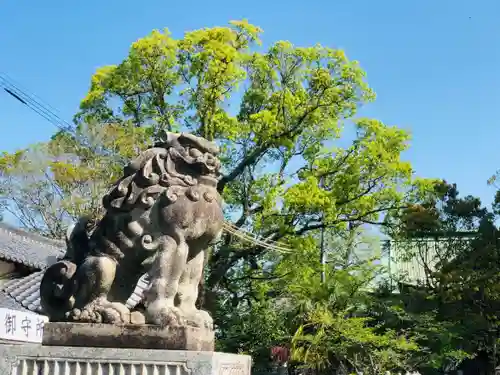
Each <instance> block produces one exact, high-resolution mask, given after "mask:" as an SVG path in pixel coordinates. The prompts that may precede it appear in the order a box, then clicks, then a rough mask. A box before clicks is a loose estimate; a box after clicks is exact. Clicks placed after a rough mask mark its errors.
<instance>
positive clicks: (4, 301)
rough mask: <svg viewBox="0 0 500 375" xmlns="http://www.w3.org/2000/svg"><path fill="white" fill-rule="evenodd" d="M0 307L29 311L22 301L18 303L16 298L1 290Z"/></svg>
mask: <svg viewBox="0 0 500 375" xmlns="http://www.w3.org/2000/svg"><path fill="white" fill-rule="evenodd" d="M0 307H2V308H4V309H11V310H17V311H29V310H28V309H26V308H24V307H23V306H22V305H21V304H20V303H18V302H17V301H16V300H15V299H13V298H12V297H10V296H8V295H7V294H5V293H4V292H0Z"/></svg>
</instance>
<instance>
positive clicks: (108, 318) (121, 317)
mask: <svg viewBox="0 0 500 375" xmlns="http://www.w3.org/2000/svg"><path fill="white" fill-rule="evenodd" d="M67 319H68V320H69V321H75V322H82V323H105V324H128V323H130V310H129V309H128V308H127V307H126V306H125V305H124V304H122V303H118V302H108V301H106V300H97V301H94V302H93V303H90V304H88V305H87V306H85V307H83V308H82V309H73V310H71V311H70V312H69V313H68V314H67Z"/></svg>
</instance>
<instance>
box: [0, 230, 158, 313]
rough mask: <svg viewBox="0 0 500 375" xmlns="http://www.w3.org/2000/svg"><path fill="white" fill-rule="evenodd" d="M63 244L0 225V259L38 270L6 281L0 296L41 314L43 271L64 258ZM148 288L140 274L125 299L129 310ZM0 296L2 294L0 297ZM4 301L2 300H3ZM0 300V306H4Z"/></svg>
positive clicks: (64, 247) (145, 276)
mask: <svg viewBox="0 0 500 375" xmlns="http://www.w3.org/2000/svg"><path fill="white" fill-rule="evenodd" d="M65 251H66V245H65V243H64V242H63V241H56V240H51V239H48V238H45V237H42V236H39V235H36V234H33V233H30V232H26V231H24V230H20V229H15V228H12V227H10V226H8V225H5V224H4V223H0V259H5V260H8V261H11V262H15V263H20V264H24V265H26V266H29V267H31V268H35V269H38V270H40V271H37V272H34V273H32V274H30V275H28V276H26V277H22V278H19V279H14V280H10V281H8V282H6V283H5V284H4V285H3V286H2V287H1V289H0V293H2V294H3V295H4V297H5V298H6V299H7V300H5V303H6V304H9V303H10V304H12V303H14V304H15V305H17V306H18V309H19V308H24V309H28V310H30V311H33V312H37V313H42V308H41V306H40V282H41V281H42V277H43V274H44V272H45V269H46V268H47V267H49V266H50V265H51V264H53V263H55V262H56V261H57V260H58V259H61V258H62V257H63V256H64V253H65ZM147 286H148V280H147V275H143V276H142V277H141V278H140V280H139V282H138V283H137V286H136V288H135V290H134V292H133V293H132V295H131V296H130V298H129V299H128V300H127V306H128V307H129V308H133V307H135V306H136V305H137V304H138V303H139V302H140V301H141V300H142V296H143V294H144V290H145V289H146V288H147ZM0 297H1V295H0ZM5 298H4V299H5ZM4 299H2V298H0V307H8V306H3V305H4Z"/></svg>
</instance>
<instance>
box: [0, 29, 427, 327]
mask: <svg viewBox="0 0 500 375" xmlns="http://www.w3.org/2000/svg"><path fill="white" fill-rule="evenodd" d="M261 32H262V30H261V29H260V28H258V27H256V26H254V25H251V24H249V23H248V22H247V21H245V20H243V21H233V22H231V23H230V25H229V26H227V27H212V28H204V29H200V30H195V31H189V32H187V33H185V35H184V36H183V37H182V38H180V39H176V38H173V37H172V35H171V34H170V32H169V31H168V30H163V31H159V30H155V31H153V32H152V33H151V34H150V35H148V36H146V37H144V38H141V39H139V40H137V41H136V42H134V43H133V44H132V46H131V48H130V50H129V53H128V55H127V56H126V57H125V59H124V60H123V61H122V62H120V63H119V64H117V65H111V66H105V67H101V68H99V69H97V71H96V72H95V74H94V75H93V76H92V79H91V84H90V89H89V92H88V94H87V95H86V96H85V98H83V100H82V102H81V106H80V111H79V113H77V114H76V116H75V123H76V129H75V133H77V135H78V136H75V135H74V134H68V133H60V134H58V135H56V136H55V137H54V139H53V140H51V142H49V143H48V144H43V145H41V146H39V147H38V148H41V149H43V150H44V156H43V157H38V159H37V160H39V161H40V163H41V166H40V167H39V168H38V169H37V172H36V173H35V175H36V176H40V179H41V180H42V181H43V186H42V187H41V189H42V191H43V192H45V191H49V192H50V191H51V189H54V190H56V191H57V192H58V194H60V198H58V199H57V200H56V201H58V202H61V204H60V206H59V207H58V208H57V209H56V212H58V213H60V212H63V211H64V215H63V216H68V217H70V218H71V217H74V216H77V215H79V214H81V213H87V214H91V215H93V216H95V217H97V216H98V215H99V212H100V211H99V204H98V200H96V199H95V197H96V196H97V195H98V194H100V193H101V191H102V189H103V188H104V187H105V186H107V185H109V183H110V182H111V179H112V178H116V176H117V172H116V171H117V170H118V168H119V166H120V165H123V162H124V160H126V159H127V158H128V157H130V155H131V154H133V153H134V152H137V151H138V150H140V149H143V148H144V147H145V145H147V144H148V142H152V141H154V140H155V139H157V138H158V137H161V135H162V133H163V132H164V131H190V132H194V133H196V134H199V135H202V136H204V137H206V138H208V139H211V140H214V141H216V142H217V143H218V144H219V145H220V146H221V149H222V155H221V160H222V162H223V176H222V177H221V179H220V181H219V184H218V189H219V191H220V192H221V193H222V194H223V197H224V200H225V210H226V213H227V218H228V220H232V221H233V222H234V224H235V225H236V226H237V227H239V228H241V229H242V230H246V231H249V232H251V233H253V235H255V236H258V237H263V238H266V239H267V240H269V241H271V240H272V241H280V242H281V243H283V244H285V245H287V246H288V247H289V248H292V249H293V251H292V252H287V251H284V252H277V251H269V250H268V249H266V248H263V247H261V246H259V245H252V244H244V243H241V242H240V241H238V240H237V239H236V238H234V237H233V236H231V235H230V234H228V233H226V234H225V235H224V236H223V238H222V239H221V242H220V243H219V244H218V245H217V246H216V247H215V248H214V249H213V253H212V256H211V257H210V260H209V263H208V265H207V273H206V287H205V288H204V289H205V291H206V293H205V297H206V298H205V301H204V303H205V306H206V307H208V308H209V309H210V310H212V311H213V312H214V313H215V315H216V316H218V315H217V311H216V309H217V308H220V306H221V304H222V303H223V301H227V300H230V301H232V306H233V308H235V309H236V308H237V307H238V305H239V304H242V303H248V302H249V301H258V303H261V304H262V303H263V302H262V298H263V296H269V295H270V294H269V293H270V292H269V291H263V290H262V287H256V286H257V285H264V284H263V283H262V280H263V279H281V278H283V275H285V274H287V272H288V271H287V270H284V269H283V268H284V267H285V266H284V265H286V264H288V265H291V264H292V263H293V264H294V265H295V266H297V265H299V266H300V264H301V262H303V261H304V259H309V258H314V259H316V260H317V258H318V253H319V250H318V247H319V241H318V235H319V231H320V230H328V231H329V233H332V235H336V234H338V233H341V232H343V231H345V230H346V229H347V228H348V227H349V226H351V227H358V226H360V225H377V224H383V223H384V220H383V219H384V216H390V214H391V213H394V212H398V211H399V210H401V209H404V208H406V207H408V206H409V205H410V204H412V202H416V201H418V199H422V196H423V195H425V194H427V192H428V191H429V190H430V188H431V187H432V186H433V183H434V182H433V181H431V180H425V179H415V178H414V176H413V171H412V168H411V165H410V164H409V163H408V162H406V161H404V160H402V158H401V154H402V152H404V151H405V150H406V149H407V148H408V142H409V139H410V137H409V134H408V133H407V132H406V131H404V130H402V129H399V128H398V127H395V126H388V125H386V124H384V123H383V122H381V121H379V120H376V119H369V118H359V117H357V116H356V113H357V110H358V109H359V108H360V106H362V105H363V104H365V103H367V102H370V101H372V100H373V99H374V97H375V95H374V93H373V91H372V90H371V89H370V88H369V86H368V84H367V83H366V81H365V73H364V72H363V70H362V69H361V68H360V67H359V64H358V63H357V62H356V61H353V60H349V59H348V58H347V57H346V55H345V53H344V52H343V51H342V50H339V49H334V48H330V47H324V46H321V45H315V46H311V47H298V46H295V45H293V44H292V43H291V42H288V41H278V42H276V43H274V44H271V45H270V46H268V47H267V48H265V49H264V48H262V47H259V44H260V39H259V38H260V34H261ZM87 129H91V130H92V131H91V132H90V133H89V132H88V131H87ZM345 131H347V137H348V138H352V136H354V138H353V141H352V142H345V139H344V138H343V137H344V134H345ZM108 133H109V134H111V135H110V136H108ZM93 134H98V135H99V134H100V136H94V135H93ZM31 150H32V148H31V149H29V150H27V151H23V152H21V153H20V154H14V155H13V154H4V155H3V157H2V159H1V160H0V168H1V173H2V183H3V185H2V186H3V191H2V198H3V202H4V208H5V209H6V210H10V211H12V212H13V213H14V214H17V215H18V216H20V217H21V216H24V215H28V216H29V217H35V218H36V220H34V221H33V223H31V221H30V223H27V221H26V220H23V221H22V223H23V225H26V226H28V227H30V228H32V229H34V230H38V231H41V232H43V233H46V234H49V235H52V236H59V235H60V234H61V231H60V230H59V229H60V228H59V227H56V229H51V228H53V227H54V225H53V224H52V223H53V222H56V223H59V221H60V219H57V218H56V219H50V220H45V219H44V218H43V216H44V215H45V209H46V208H47V207H48V205H49V202H52V201H53V200H54V199H55V198H53V195H54V194H53V193H50V194H52V195H50V196H49V199H47V200H45V201H40V202H36V204H35V205H28V206H25V205H24V203H23V202H24V201H23V200H25V199H28V198H27V197H28V195H29V192H30V191H31V190H32V189H34V187H33V185H30V184H27V183H26V182H25V179H26V178H27V177H28V176H31V175H32V174H33V171H32V170H31V169H29V168H27V167H26V165H30V168H31V164H30V161H31V160H32V156H31ZM63 156H64V157H65V158H69V160H70V161H67V159H64V158H63ZM16 184H19V185H16ZM94 185H95V186H98V188H96V189H93V190H92V192H93V193H92V194H88V193H87V190H84V191H85V192H82V193H81V194H80V193H79V192H78V190H75V189H76V187H78V188H79V189H91V188H92V187H93V186H94ZM18 186H21V187H22V188H19V187H18ZM37 186H39V185H35V187H37ZM42 195H43V194H42ZM75 197H78V201H77V202H78V204H76V205H75V204H73V201H74V200H75V199H76V198H75ZM16 202H21V204H16ZM26 207H29V208H30V209H29V210H28V211H26V210H25V208H26ZM32 207H35V208H34V210H31V208H32ZM61 210H62V211H61ZM40 220H41V221H40ZM385 223H387V221H385ZM57 225H59V224H57ZM282 271H283V272H282ZM303 271H304V272H306V271H307V272H306V273H304V274H302V276H304V277H306V279H305V280H304V282H313V281H312V280H314V279H315V278H316V277H318V278H319V275H317V269H313V268H310V267H309V268H306V269H305V270H303ZM268 292H269V293H268ZM250 303H251V302H250ZM261 306H264V305H261ZM225 321H228V322H229V323H228V324H230V323H231V320H230V319H229V320H227V319H226V318H224V319H223V318H222V317H221V318H220V319H218V320H217V323H218V324H223V323H224V322H225Z"/></svg>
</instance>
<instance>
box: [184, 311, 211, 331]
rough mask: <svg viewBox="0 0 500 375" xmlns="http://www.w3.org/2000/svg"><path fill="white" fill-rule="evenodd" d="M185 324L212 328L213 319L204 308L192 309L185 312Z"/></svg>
mask: <svg viewBox="0 0 500 375" xmlns="http://www.w3.org/2000/svg"><path fill="white" fill-rule="evenodd" d="M185 315H186V321H187V324H189V325H191V326H193V327H198V328H206V329H209V330H212V329H213V325H214V321H213V319H212V317H211V316H210V314H209V313H208V312H206V311H204V310H198V309H192V310H190V311H187V312H185Z"/></svg>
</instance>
